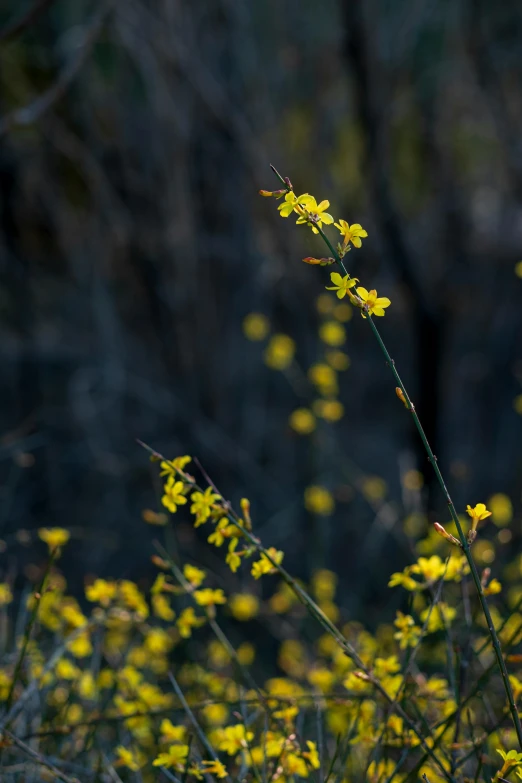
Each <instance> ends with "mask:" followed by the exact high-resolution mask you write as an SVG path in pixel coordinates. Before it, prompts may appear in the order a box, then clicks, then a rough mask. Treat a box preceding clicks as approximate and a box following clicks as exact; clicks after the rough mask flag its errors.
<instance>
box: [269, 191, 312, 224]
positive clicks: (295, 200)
mask: <svg viewBox="0 0 522 783" xmlns="http://www.w3.org/2000/svg"><path fill="white" fill-rule="evenodd" d="M310 198H312V197H311V196H309V195H308V193H303V195H302V196H299V197H297V196H296V195H295V193H294V192H293V190H290V191H288V193H287V194H286V196H285V200H284V201H283V202H282V204H279V206H278V208H277V209H278V210H279V214H280V215H281V217H285V218H287V217H289V216H290V215H291V214H292V212H293V211H294V209H296V208H297V205H298V204H299V203H301V204H304V203H305V202H308V200H309V199H310Z"/></svg>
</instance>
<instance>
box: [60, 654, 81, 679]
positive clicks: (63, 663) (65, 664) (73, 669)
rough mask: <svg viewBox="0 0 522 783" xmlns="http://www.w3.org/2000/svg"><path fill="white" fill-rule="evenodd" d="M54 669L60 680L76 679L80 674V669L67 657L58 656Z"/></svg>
mask: <svg viewBox="0 0 522 783" xmlns="http://www.w3.org/2000/svg"><path fill="white" fill-rule="evenodd" d="M54 671H55V674H56V676H57V677H58V679H60V680H76V679H78V678H79V676H80V674H81V671H80V669H79V668H78V667H77V666H76V665H75V664H74V663H73V662H72V661H71V660H70V659H69V658H60V660H59V661H58V663H57V664H56V668H55V670H54Z"/></svg>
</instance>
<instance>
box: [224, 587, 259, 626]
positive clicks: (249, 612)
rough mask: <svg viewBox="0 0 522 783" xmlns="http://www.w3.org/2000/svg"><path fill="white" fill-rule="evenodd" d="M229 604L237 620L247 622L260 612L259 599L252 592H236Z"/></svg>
mask: <svg viewBox="0 0 522 783" xmlns="http://www.w3.org/2000/svg"><path fill="white" fill-rule="evenodd" d="M229 606H230V611H231V612H232V615H233V617H235V619H236V620H240V621H241V622H246V621H247V620H251V619H252V618H253V617H255V616H256V614H257V613H258V610H259V601H258V599H257V598H256V597H255V595H252V594H251V593H234V595H231V596H230V601H229Z"/></svg>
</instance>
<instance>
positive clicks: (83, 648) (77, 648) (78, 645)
mask: <svg viewBox="0 0 522 783" xmlns="http://www.w3.org/2000/svg"><path fill="white" fill-rule="evenodd" d="M67 649H68V650H69V651H70V652H71V653H72V654H73V655H74V657H75V658H87V657H88V656H89V655H92V644H91V640H90V638H89V634H88V633H81V634H80V635H79V636H77V637H76V638H75V639H71V641H70V642H67Z"/></svg>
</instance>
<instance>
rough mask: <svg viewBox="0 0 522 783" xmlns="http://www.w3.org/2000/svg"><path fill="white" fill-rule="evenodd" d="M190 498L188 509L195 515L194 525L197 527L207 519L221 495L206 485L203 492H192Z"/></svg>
mask: <svg viewBox="0 0 522 783" xmlns="http://www.w3.org/2000/svg"><path fill="white" fill-rule="evenodd" d="M190 499H191V500H192V505H191V506H190V511H191V513H192V514H195V515H196V521H195V523H194V527H199V525H202V524H203V523H204V522H206V521H207V519H208V518H209V516H210V512H211V511H212V509H213V507H214V506H215V503H216V501H217V500H221V496H220V495H217V494H216V493H215V492H214V491H213V490H212V487H207V488H206V490H205V491H204V492H199V491H198V492H193V493H192V495H191V496H190Z"/></svg>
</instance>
